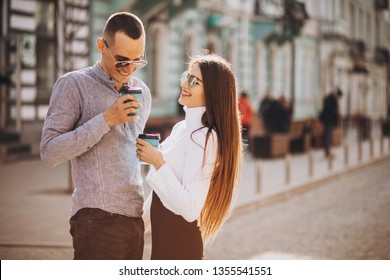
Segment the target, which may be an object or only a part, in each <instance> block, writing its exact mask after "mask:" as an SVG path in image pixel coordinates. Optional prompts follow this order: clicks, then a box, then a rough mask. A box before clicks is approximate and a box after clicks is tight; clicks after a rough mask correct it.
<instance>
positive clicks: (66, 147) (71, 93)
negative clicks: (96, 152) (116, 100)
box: [41, 77, 110, 167]
mask: <svg viewBox="0 0 390 280" xmlns="http://www.w3.org/2000/svg"><path fill="white" fill-rule="evenodd" d="M81 110H82V100H81V97H80V95H79V94H78V91H77V89H76V87H75V86H74V85H73V83H72V80H71V78H69V77H67V78H64V77H63V78H61V79H60V80H58V81H57V83H56V84H55V86H54V88H53V93H52V97H51V100H50V106H49V110H48V114H47V116H46V119H45V123H44V126H43V131H42V139H41V159H42V161H43V162H44V163H45V164H46V165H47V166H49V167H54V166H56V165H58V164H60V163H62V162H64V161H66V160H69V159H72V158H74V157H76V156H78V155H81V154H83V153H85V152H86V151H88V150H89V149H90V148H92V147H93V146H94V145H95V144H96V143H98V142H99V141H100V139H101V138H102V137H103V135H104V134H106V133H107V132H108V131H109V130H110V128H109V126H108V124H107V122H106V121H105V119H104V117H103V114H99V115H97V116H95V117H94V118H92V119H90V120H89V121H87V122H85V123H84V124H82V125H80V126H78V127H77V128H76V124H77V122H78V120H79V118H80V116H81V114H82V112H81Z"/></svg>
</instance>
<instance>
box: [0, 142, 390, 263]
mask: <svg viewBox="0 0 390 280" xmlns="http://www.w3.org/2000/svg"><path fill="white" fill-rule="evenodd" d="M347 147H348V149H349V157H348V164H345V157H344V155H345V154H344V153H345V146H339V147H335V148H334V149H333V152H334V154H335V158H334V161H333V163H332V166H331V168H330V166H329V162H328V161H327V160H326V159H325V157H324V155H323V151H322V150H313V153H312V159H313V160H312V162H313V172H312V175H311V176H309V169H308V159H309V156H308V154H298V155H291V157H290V167H291V170H290V180H289V182H287V181H286V179H287V178H288V177H286V162H288V161H286V158H278V159H269V160H262V161H256V160H254V159H253V158H252V156H251V155H250V154H246V155H245V163H244V168H243V173H242V180H241V187H240V189H239V195H238V198H237V201H236V204H235V211H234V212H233V214H234V213H239V212H240V211H239V210H240V209H244V208H245V207H246V206H248V205H253V203H254V202H256V203H263V202H264V201H266V200H269V199H272V198H274V197H275V196H281V195H286V194H288V193H291V192H295V191H299V190H300V189H304V188H307V187H308V186H313V185H315V184H317V183H319V182H321V181H323V180H327V179H328V178H330V177H334V176H337V175H339V174H342V173H344V172H347V171H349V170H353V169H356V168H360V167H361V166H365V165H367V164H370V163H372V162H375V161H377V160H381V159H383V158H387V157H390V143H389V139H388V138H387V139H385V140H384V141H383V145H382V152H381V144H380V141H379V140H376V141H374V143H373V146H372V147H373V149H370V143H369V142H364V143H363V144H362V153H361V159H360V160H359V157H358V146H357V144H356V143H355V144H353V143H349V144H348V145H347ZM370 151H372V156H371V154H370ZM70 207H71V195H70V193H69V186H68V164H67V163H64V164H61V165H60V166H58V167H56V168H54V169H48V168H46V167H45V166H44V165H43V164H42V163H41V162H40V161H39V160H38V159H36V160H30V161H24V162H13V163H12V162H10V163H2V164H0V223H1V225H2V227H1V230H0V250H2V249H1V248H2V247H3V248H4V247H5V246H7V247H10V246H20V247H31V246H32V247H35V246H37V247H50V248H58V247H65V248H70V247H71V246H72V245H71V244H72V243H71V238H70V234H69V223H68V218H69V211H70ZM233 216H234V215H233ZM232 218H234V217H232ZM149 249H150V238H149V237H148V236H147V238H146V249H145V250H146V252H147V251H148V250H149ZM145 258H148V256H147V253H146V255H145Z"/></svg>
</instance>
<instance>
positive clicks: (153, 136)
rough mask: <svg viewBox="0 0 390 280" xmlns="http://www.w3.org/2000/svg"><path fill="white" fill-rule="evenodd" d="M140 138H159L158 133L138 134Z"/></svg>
mask: <svg viewBox="0 0 390 280" xmlns="http://www.w3.org/2000/svg"><path fill="white" fill-rule="evenodd" d="M138 137H139V138H141V139H158V140H160V133H146V134H140V135H138Z"/></svg>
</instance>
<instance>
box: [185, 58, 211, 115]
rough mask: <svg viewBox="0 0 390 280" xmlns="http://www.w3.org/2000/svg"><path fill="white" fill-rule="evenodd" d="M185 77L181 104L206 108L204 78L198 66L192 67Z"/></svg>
mask: <svg viewBox="0 0 390 280" xmlns="http://www.w3.org/2000/svg"><path fill="white" fill-rule="evenodd" d="M184 73H185V74H184V75H185V77H183V78H182V83H181V85H180V86H181V94H180V98H179V103H180V104H181V105H183V106H187V107H188V108H191V107H200V106H205V105H206V101H205V93H204V87H203V77H202V73H201V72H200V69H199V66H198V65H197V64H194V65H192V66H191V67H190V68H189V69H188V71H187V73H186V72H184Z"/></svg>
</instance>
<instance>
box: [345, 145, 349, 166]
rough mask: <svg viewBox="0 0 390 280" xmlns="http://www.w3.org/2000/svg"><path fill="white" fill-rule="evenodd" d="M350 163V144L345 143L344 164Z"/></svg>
mask: <svg viewBox="0 0 390 280" xmlns="http://www.w3.org/2000/svg"><path fill="white" fill-rule="evenodd" d="M348 164H349V149H348V144H345V145H344V165H345V166H348Z"/></svg>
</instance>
